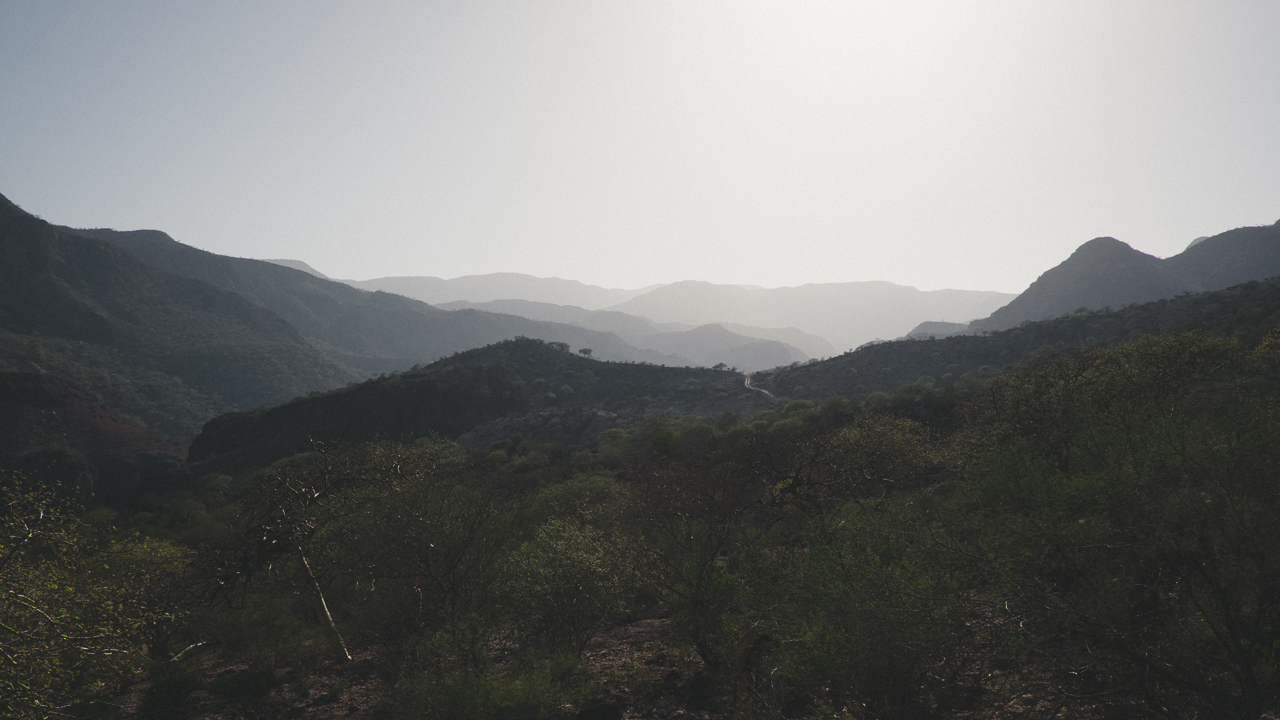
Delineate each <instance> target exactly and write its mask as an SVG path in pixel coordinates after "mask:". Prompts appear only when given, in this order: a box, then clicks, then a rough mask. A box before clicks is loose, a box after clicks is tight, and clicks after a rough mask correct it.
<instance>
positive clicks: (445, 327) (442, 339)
mask: <svg viewBox="0 0 1280 720" xmlns="http://www.w3.org/2000/svg"><path fill="white" fill-rule="evenodd" d="M75 232H77V233H80V234H83V235H86V236H89V237H94V238H98V239H101V240H105V241H107V242H110V243H113V244H115V245H117V246H119V247H121V248H123V249H125V250H127V251H129V252H130V253H132V254H133V255H135V256H137V257H139V258H141V259H143V260H145V261H147V262H148V263H151V264H152V265H155V266H157V267H160V268H163V269H165V270H168V271H169V272H173V273H176V274H179V275H183V276H186V277H192V278H197V279H199V280H203V281H205V282H208V283H210V284H213V285H216V286H218V287H220V288H223V289H225V290H229V291H231V292H234V293H236V294H237V295H240V296H241V297H243V298H245V299H246V300H249V301H250V302H252V303H254V304H256V305H259V306H261V307H263V308H265V309H267V310H270V311H271V312H273V313H275V314H277V315H279V316H280V317H282V318H284V319H285V320H287V321H288V322H289V324H291V325H292V326H293V327H295V328H297V330H298V332H300V333H301V334H302V335H303V336H305V337H306V338H307V339H309V340H311V341H312V342H313V343H314V344H315V346H316V347H318V348H319V349H320V350H322V351H324V352H325V353H326V354H328V355H329V356H330V357H332V358H333V359H334V360H337V361H339V362H341V363H344V364H345V365H347V366H348V367H351V368H355V369H357V370H360V371H362V372H364V373H368V374H372V373H382V372H390V371H393V370H404V369H407V368H409V367H410V366H412V365H415V364H420V363H427V362H432V361H434V360H436V359H438V358H440V357H443V356H445V355H448V354H450V353H455V352H461V351H463V350H469V349H471V348H476V347H481V346H484V345H488V344H491V343H495V342H498V341H500V340H505V339H509V338H514V337H519V336H524V337H534V338H539V339H543V340H548V341H556V342H566V343H569V344H570V345H572V346H573V347H574V348H575V349H577V348H583V347H589V348H591V349H592V350H593V352H594V353H595V355H596V356H597V357H600V358H602V359H606V360H631V361H640V362H653V363H660V364H661V363H665V364H673V365H685V364H688V363H689V360H688V359H686V358H682V357H673V356H668V355H664V354H661V353H655V352H652V351H648V350H642V349H638V348H635V347H632V346H630V345H628V344H627V343H625V342H623V341H622V340H620V339H619V338H617V337H615V336H612V335H609V334H607V333H601V332H596V331H592V330H587V329H584V328H579V327H574V326H571V325H564V324H559V323H546V322H536V321H531V320H527V319H525V318H520V317H516V316H512V315H501V314H496V313H487V312H478V311H474V310H465V311H458V312H449V311H446V310H441V309H439V308H435V307H432V306H430V305H428V304H426V303H424V302H421V301H418V300H413V299H410V298H407V297H402V296H400V295H396V294H394V293H389V292H370V291H366V290H359V289H356V288H353V287H351V286H349V285H347V284H345V283H342V282H337V281H333V280H325V279H323V278H319V277H315V276H313V275H310V274H308V273H306V272H303V271H300V270H295V269H292V268H288V267H282V266H280V265H277V264H274V263H271V262H267V261H264V260H250V259H246V258H233V257H226V256H223V255H216V254H214V253H211V252H206V251H204V250H200V249H197V248H193V247H191V246H189V245H184V244H182V243H180V242H178V241H176V240H174V239H173V238H171V237H169V236H168V235H166V234H165V233H163V232H159V231H156V230H133V231H128V232H120V231H116V230H106V229H96V230H76V231H75Z"/></svg>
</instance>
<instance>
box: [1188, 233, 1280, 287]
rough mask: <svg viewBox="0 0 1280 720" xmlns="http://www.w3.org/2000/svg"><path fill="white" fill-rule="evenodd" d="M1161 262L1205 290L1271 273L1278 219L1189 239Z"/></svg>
mask: <svg viewBox="0 0 1280 720" xmlns="http://www.w3.org/2000/svg"><path fill="white" fill-rule="evenodd" d="M1165 263H1166V264H1167V265H1168V266H1169V267H1170V268H1172V269H1173V270H1174V271H1175V272H1178V273H1180V274H1182V275H1183V276H1185V277H1187V278H1189V279H1191V280H1192V281H1193V282H1195V283H1196V284H1198V285H1199V286H1200V287H1203V288H1204V289H1205V290H1221V289H1222V288H1226V287H1231V286H1232V285H1238V284H1240V283H1242V282H1248V281H1249V280H1262V279H1264V278H1269V277H1275V276H1277V275H1280V222H1277V223H1276V224H1275V225H1266V226H1263V227H1243V228H1236V229H1235V230H1228V231H1227V232H1224V233H1220V234H1218V235H1214V236H1213V237H1210V238H1206V239H1205V240H1203V241H1201V242H1196V243H1192V244H1191V246H1190V247H1188V248H1187V249H1186V250H1183V251H1182V252H1181V253H1179V254H1177V255H1174V256H1173V257H1171V258H1169V259H1168V260H1165Z"/></svg>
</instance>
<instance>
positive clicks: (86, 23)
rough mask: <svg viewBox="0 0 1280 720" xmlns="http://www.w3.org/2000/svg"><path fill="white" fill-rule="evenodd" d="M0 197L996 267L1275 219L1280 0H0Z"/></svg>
mask: <svg viewBox="0 0 1280 720" xmlns="http://www.w3.org/2000/svg"><path fill="white" fill-rule="evenodd" d="M0 193H2V194H4V195H6V196H7V197H9V198H10V199H11V200H13V201H14V202H17V203H18V204H19V205H21V206H23V207H24V208H26V209H27V210H29V211H31V212H34V213H37V214H39V215H41V216H42V217H44V218H46V219H48V220H50V221H52V222H58V223H63V224H69V225H74V226H81V227H83V226H90V227H114V228H117V229H135V228H157V229H161V230H165V231H167V232H168V233H170V234H171V235H173V236H174V237H175V238H176V239H178V240H180V241H182V242H186V243H188V244H191V245H195V246H197V247H201V248H205V249H207V250H212V251H214V252H219V253H223V254H229V255H238V256H244V257H258V258H269V257H288V258H297V259H301V260H305V261H306V262H308V263H310V264H312V265H314V266H315V267H316V268H317V269H319V270H320V271H322V272H324V273H326V274H329V275H331V276H337V277H348V278H358V279H365V278H371V277H378V276H384V275H435V276H441V277H455V276H458V275H467V274H477V273H487V272H497V271H514V272H524V273H530V274H534V275H541V276H556V277H567V278H573V279H578V280H582V281H584V282H588V283H593V284H600V285H606V286H611V287H639V286H643V285H647V284H651V283H659V282H671V281H675V280H681V279H701V280H710V281H713V282H722V283H743V284H757V285H765V286H770V287H773V286H783V285H799V284H803V283H806V282H838V281H849V280H889V281H892V282H897V283H902V284H907V285H914V286H917V287H919V288H921V289H937V288H944V287H954V288H969V289H991V290H1004V291H1010V292H1018V291H1021V290H1022V289H1023V288H1025V287H1026V286H1027V284H1028V283H1030V282H1031V281H1032V280H1034V279H1035V278H1036V276H1037V275H1039V273H1041V272H1043V271H1044V270H1046V269H1048V268H1049V267H1051V266H1052V265H1054V264H1056V263H1058V262H1060V261H1061V260H1063V259H1064V258H1065V257H1066V256H1067V255H1069V254H1070V252H1071V251H1072V250H1073V249H1074V248H1075V247H1076V246H1078V245H1080V244H1081V243H1083V242H1085V241H1086V240H1089V239H1090V238H1093V237H1096V236H1099V235H1111V236H1114V237H1117V238H1119V239H1121V240H1124V241H1126V242H1128V243H1129V244H1131V245H1132V246H1134V247H1135V248H1137V249H1139V250H1142V251H1144V252H1149V253H1152V254H1155V255H1159V256H1161V257H1164V256H1168V255H1172V254H1175V253H1177V252H1179V251H1181V250H1182V249H1183V248H1184V247H1185V246H1186V245H1187V243H1189V242H1190V241H1191V240H1192V239H1194V238H1195V237H1197V236H1199V235H1207V234H1213V233H1217V232H1221V231H1223V230H1227V229H1230V228H1233V227H1238V226H1242V225H1261V224H1270V223H1272V222H1275V221H1276V220H1277V219H1278V218H1280V2H1276V1H1275V0H1262V1H1259V2H1172V1H1168V0H1161V1H1153V2H1124V1H1122V2H1117V1H1116V0H1100V1H1097V2H1089V1H1082V0H1070V1H1066V0H1064V1H1063V2H1055V3H1049V2H1030V1H1028V0H1010V1H1009V2H949V3H944V2H898V1H896V0H895V1H894V2H888V1H882V2H855V1H852V0H844V1H841V2H829V3H828V2H804V1H799V0H792V1H787V2H782V1H779V2H750V1H748V0H732V1H724V2H718V1H703V0H681V1H678V2H677V1H670V2H667V1H661V0H613V1H608V0H606V1H600V0H596V1H594V2H586V1H584V2H550V1H548V2H536V1H523V2H516V1H514V0H513V1H511V2H474V1H468V2H430V1H426V0H419V1H417V2H405V3H392V2H349V1H346V2H322V1H318V0H307V1H306V2H284V1H282V0H272V1H271V2H260V1H259V0H254V1H253V2H232V1H230V0H218V1H217V2H172V1H171V0H157V1H156V2H110V1H106V0H104V1H102V2H88V1H85V2H70V1H66V2H60V1H53V0H30V1H29V2H23V1H21V0H0Z"/></svg>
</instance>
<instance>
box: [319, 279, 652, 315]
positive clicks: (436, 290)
mask: <svg viewBox="0 0 1280 720" xmlns="http://www.w3.org/2000/svg"><path fill="white" fill-rule="evenodd" d="M343 282H346V283H348V284H350V285H351V286H353V287H358V288H360V289H362V290H382V291H384V292H393V293H396V294H398V295H404V296H405V297H411V298H414V299H415V300H421V301H422V302H425V303H430V304H432V305H438V304H440V303H446V302H453V301H456V300H466V301H468V302H476V303H483V302H489V301H491V300H508V299H512V298H519V299H522V300H531V301H533V302H541V303H550V304H553V305H574V306H577V307H581V308H586V309H588V310H600V309H602V308H605V307H608V306H610V305H616V304H618V303H620V302H623V301H625V300H629V299H630V298H633V297H635V296H636V295H641V294H643V293H646V292H648V291H649V290H652V289H653V288H654V287H656V286H650V287H646V288H640V289H638V290H619V289H614V288H603V287H598V286H596V285H587V284H585V283H581V282H578V281H577V280H564V279H561V278H540V277H534V276H533V275H524V274H521V273H490V274H487V275H464V276H462V277H457V278H452V279H449V280H446V279H444V278H438V277H384V278H374V279H373V280H344V281H343Z"/></svg>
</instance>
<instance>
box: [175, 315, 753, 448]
mask: <svg viewBox="0 0 1280 720" xmlns="http://www.w3.org/2000/svg"><path fill="white" fill-rule="evenodd" d="M773 404H774V401H773V400H772V399H770V398H768V397H767V396H766V395H764V394H763V393H760V392H757V391H755V390H752V389H750V388H747V387H746V386H745V385H744V384H743V382H742V376H741V375H739V374H737V373H733V372H728V371H720V370H711V369H705V368H681V367H662V366H656V365H643V364H635V363H608V362H599V361H596V360H591V359H588V358H585V357H582V356H581V355H577V354H574V353H570V352H565V351H563V350H561V349H557V348H555V347H553V346H551V345H549V344H547V343H543V342H541V341H539V340H531V339H527V338H526V339H519V340H509V341H505V342H502V343H497V344H495V345H491V346H488V347H484V348H479V349H476V350H470V351H467V352H465V353H459V354H458V355H454V356H451V357H448V358H445V359H443V360H440V361H437V362H435V363H433V364H431V365H428V366H427V367H425V368H421V369H418V370H414V371H411V372H406V373H397V374H395V375H391V376H386V377H381V378H376V379H373V380H369V381H367V382H364V383H361V384H359V385H355V386H352V387H349V388H343V389H340V390H336V391H333V392H330V393H326V394H323V395H318V396H314V397H306V398H298V399H297V400H294V401H293V402H291V403H288V404H286V405H282V406H279V407H274V408H269V409H266V408H264V409H261V410H258V411H255V412H251V413H234V414H229V415H224V416H221V417H218V418H216V419H214V420H213V421H211V422H210V423H209V424H208V425H207V426H206V427H205V429H204V432H202V433H201V434H200V436H199V437H197V438H196V439H195V441H194V442H193V443H192V445H191V456H190V459H191V461H192V462H194V463H199V467H200V470H199V471H200V472H205V471H208V470H210V469H215V470H218V471H220V472H241V471H244V470H246V469H250V468H254V467H260V466H262V465H264V464H266V463H269V462H271V461H273V460H275V459H278V458H282V457H286V456H289V455H293V454H295V453H299V452H305V451H307V450H310V449H312V447H313V444H314V443H315V442H325V443H327V442H361V441H366V440H372V439H376V438H382V439H390V440H400V441H405V440H410V439H413V438H418V437H423V436H425V435H429V434H436V435H440V436H443V437H447V438H455V439H457V438H463V436H464V435H466V434H468V433H471V434H472V435H473V436H474V437H476V438H477V440H479V441H480V442H483V441H484V439H485V437H486V433H485V432H483V428H484V426H486V425H492V424H497V425H498V426H499V427H500V428H501V432H499V433H498V435H500V437H501V438H503V439H505V438H507V437H510V436H512V435H516V434H519V435H521V436H523V437H525V438H529V439H537V438H544V439H556V440H560V441H564V440H571V441H587V440H590V439H591V438H592V437H594V436H595V435H596V434H598V433H599V432H600V431H601V430H604V429H608V428H609V427H612V426H615V424H616V422H617V419H618V418H619V417H620V416H623V415H628V416H631V417H632V419H634V418H636V417H641V416H644V415H648V414H651V413H668V414H676V415H680V414H687V413H697V414H701V415H717V414H719V413H721V412H724V411H735V412H746V411H750V410H757V409H763V408H767V407H771V406H773ZM477 428H479V431H478V430H477ZM463 439H465V438H463Z"/></svg>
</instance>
